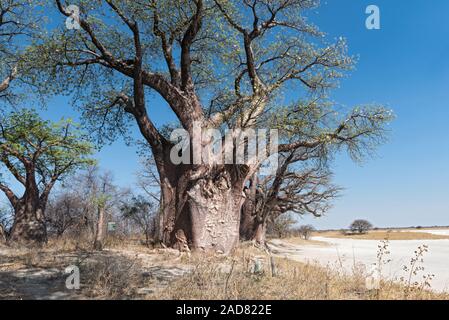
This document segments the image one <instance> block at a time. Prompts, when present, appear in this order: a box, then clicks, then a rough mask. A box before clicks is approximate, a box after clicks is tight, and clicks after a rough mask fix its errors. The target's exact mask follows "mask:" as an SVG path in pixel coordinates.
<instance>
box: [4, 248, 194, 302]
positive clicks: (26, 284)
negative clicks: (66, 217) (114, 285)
mask: <svg viewBox="0 0 449 320" xmlns="http://www.w3.org/2000/svg"><path fill="white" fill-rule="evenodd" d="M141 251H142V250H141ZM173 255H176V253H175V252H170V253H168V254H167V253H155V252H148V253H146V252H136V251H132V250H113V249H111V250H104V251H103V252H101V253H94V252H70V253H55V252H45V251H43V252H33V251H17V250H13V249H10V248H5V247H0V300H1V299H15V300H16V299H26V300H30V299H32V300H64V299H88V298H89V297H88V296H86V295H85V294H84V292H85V290H83V287H84V289H86V288H85V287H86V286H87V284H86V282H90V279H89V280H86V279H85V277H87V276H88V277H95V274H91V273H95V272H96V269H95V268H94V267H92V270H89V268H90V267H84V268H80V269H81V270H85V269H87V270H88V271H89V275H86V273H83V271H82V272H81V274H80V280H81V290H69V289H67V288H66V286H65V281H66V278H67V276H68V275H67V274H65V272H64V270H65V268H66V267H67V266H69V265H84V266H89V263H92V264H98V263H102V264H103V265H104V266H103V265H102V266H101V268H100V269H99V271H98V272H109V273H111V272H117V273H120V274H121V276H123V277H126V276H127V275H128V274H127V273H126V270H125V271H123V270H119V269H116V270H113V268H115V267H114V266H112V267H111V265H112V264H115V263H118V262H122V264H121V265H123V266H125V267H126V268H127V266H130V267H132V268H133V270H132V273H133V274H137V276H138V279H139V281H138V282H137V283H132V284H131V285H132V286H135V287H134V289H135V291H136V292H137V295H138V296H137V297H136V298H139V296H141V297H144V296H145V295H147V294H154V293H155V292H157V291H158V290H162V289H163V288H165V287H166V286H167V285H168V284H169V283H170V281H173V279H176V278H177V277H180V276H182V275H184V274H185V273H187V272H190V270H191V267H190V266H188V265H185V264H183V263H180V262H179V261H178V260H179V259H177V258H176V257H174V256H173ZM117 265H118V266H119V264H117ZM117 268H119V267H117ZM90 271H92V272H90ZM128 272H130V273H131V271H128ZM112 276H114V275H112ZM83 277H84V279H83ZM140 280H141V281H140Z"/></svg>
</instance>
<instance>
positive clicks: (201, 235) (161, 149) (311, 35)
mask: <svg viewBox="0 0 449 320" xmlns="http://www.w3.org/2000/svg"><path fill="white" fill-rule="evenodd" d="M68 4H71V5H77V6H78V7H79V9H80V10H79V13H80V14H79V15H77V16H74V15H73V12H72V11H71V10H70V9H69V8H68ZM96 4H97V5H96V6H92V5H91V4H90V2H86V1H70V3H68V2H66V1H62V0H55V6H56V8H57V10H58V11H59V12H60V14H61V15H62V18H63V19H61V22H62V23H61V28H59V30H56V32H55V33H54V34H53V35H51V38H50V39H49V40H48V41H47V42H46V43H43V44H42V45H40V46H37V47H35V48H33V49H32V50H30V52H29V54H30V56H36V57H39V58H38V59H37V61H34V62H33V66H34V67H35V68H36V71H38V72H36V74H35V75H34V78H33V80H34V81H37V82H39V84H42V85H44V84H53V86H55V84H57V85H58V89H60V90H62V91H65V90H70V89H74V88H76V89H79V91H78V92H79V95H77V98H78V99H77V103H78V106H79V107H81V108H82V110H83V113H84V116H85V118H86V119H87V120H88V121H89V123H90V124H91V125H92V126H93V129H95V130H96V131H97V132H98V133H99V134H100V137H101V139H103V140H104V139H105V138H114V133H123V132H124V131H125V129H126V128H127V127H129V125H128V124H129V121H134V122H135V123H136V124H137V126H138V128H139V130H140V132H141V134H142V135H143V137H144V138H145V139H146V141H147V142H148V144H149V145H150V148H151V151H152V154H153V157H154V160H155V163H156V166H157V170H158V174H159V181H160V182H161V194H162V204H161V208H162V210H163V214H162V216H163V220H164V223H163V225H164V232H163V233H164V234H165V237H164V240H165V242H167V244H170V243H173V242H174V241H175V240H176V236H175V235H176V232H177V231H179V230H182V231H183V232H184V233H185V234H186V236H187V238H188V240H189V242H190V246H191V247H192V248H193V249H203V250H208V249H213V250H219V251H222V252H229V251H230V250H231V249H232V248H233V247H234V245H235V244H236V243H237V241H238V238H239V222H240V209H241V206H242V203H243V202H244V193H243V188H244V185H245V181H246V180H247V178H248V177H250V176H252V175H253V174H254V173H255V172H256V171H257V170H258V166H259V165H260V163H252V164H249V163H246V164H238V163H235V162H232V163H227V164H223V163H204V162H200V163H194V162H193V161H190V162H189V163H182V164H175V163H174V162H173V161H172V159H171V157H170V155H171V152H172V148H173V146H174V142H173V141H170V139H167V137H166V135H164V134H163V132H162V131H161V130H160V129H158V128H157V127H156V125H155V124H154V118H153V117H152V116H151V115H150V113H151V112H150V110H151V109H154V108H155V107H156V106H155V105H151V104H152V100H151V99H149V93H150V92H151V93H155V94H157V95H158V96H159V97H161V98H162V99H163V100H164V101H165V103H166V105H167V106H168V110H170V111H172V114H173V115H174V116H175V118H176V121H177V122H178V123H179V125H180V127H182V128H183V129H184V130H186V132H187V133H188V134H189V136H190V137H191V138H192V140H193V139H194V138H193V137H194V136H195V129H196V128H200V129H209V128H216V129H220V130H222V131H224V130H225V129H229V128H231V129H240V130H244V129H253V128H257V127H264V126H266V123H264V121H265V119H266V117H265V116H267V115H268V114H270V113H278V112H279V111H280V110H283V111H286V110H290V111H291V113H293V114H294V109H295V103H291V104H290V103H289V104H288V105H287V106H286V105H285V104H284V103H282V99H280V98H281V97H282V93H283V92H284V91H285V90H289V91H292V92H297V93H298V94H304V95H307V96H308V95H314V94H316V93H317V92H319V93H320V94H321V93H323V92H326V91H327V90H328V89H330V88H332V87H334V86H335V85H336V84H337V82H338V81H337V80H338V79H339V78H340V77H341V76H342V75H343V74H344V73H345V72H346V71H348V70H349V69H350V68H351V66H352V65H353V59H352V58H351V57H349V56H348V55H347V53H346V44H345V42H344V41H343V40H338V41H337V42H336V43H333V44H327V43H325V42H324V41H323V33H322V32H320V31H319V30H318V29H317V28H316V27H314V26H313V25H311V24H308V23H307V21H306V19H305V18H304V15H303V14H304V12H306V10H308V9H313V8H315V7H316V5H317V1H313V0H283V1H266V0H253V1H224V0H214V1H204V0H193V1H186V0H175V1H113V0H104V1H97V2H96ZM67 18H68V19H74V21H76V24H77V26H79V28H78V29H77V28H75V29H74V30H68V29H67V28H66V25H65V19H67ZM43 70H48V71H49V72H47V74H45V73H44V72H42V71H43ZM48 75H50V76H51V78H50V79H49V78H48ZM46 80H50V81H46ZM83 96H84V99H83V98H82V97H83ZM293 98H294V99H296V98H298V97H293ZM294 99H293V100H294ZM373 108H374V109H376V110H377V113H376V114H375V116H374V115H373V114H374V113H370V112H368V113H367V114H366V115H363V116H360V117H357V116H353V114H352V116H350V117H349V118H344V117H342V118H336V119H335V121H334V123H332V126H329V127H326V128H324V129H323V128H320V129H321V130H315V131H314V132H313V134H312V135H309V136H299V135H296V136H297V137H298V139H297V140H295V141H291V142H289V143H282V144H281V145H279V152H281V153H284V152H289V151H291V150H294V149H297V148H299V147H308V148H312V147H317V146H320V145H329V144H335V145H344V144H347V142H348V141H350V140H351V141H352V142H355V140H361V139H364V138H367V137H369V135H370V134H371V133H374V132H375V131H376V130H377V129H378V128H379V127H382V125H383V124H384V123H385V122H387V121H388V120H389V119H390V114H389V113H388V112H387V111H386V110H384V109H383V108H382V107H373ZM284 114H286V115H287V114H288V112H284ZM366 117H372V119H371V120H372V121H373V122H375V123H376V125H375V126H374V127H373V128H370V130H369V131H368V132H367V133H366V132H361V131H360V130H359V129H358V124H359V121H363V119H366ZM290 129H292V130H295V129H294V126H292V127H290ZM232 138H236V137H235V136H232ZM210 143H211V142H210V141H201V146H202V147H207V146H210ZM191 149H193V150H191V151H192V152H191V155H190V157H191V158H192V157H194V156H197V153H198V152H201V151H198V150H196V149H195V148H193V147H192V148H191Z"/></svg>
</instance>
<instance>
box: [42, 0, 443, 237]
mask: <svg viewBox="0 0 449 320" xmlns="http://www.w3.org/2000/svg"><path fill="white" fill-rule="evenodd" d="M370 4H375V5H377V6H379V8H380V10H381V30H367V29H366V28H365V19H366V17H367V15H366V14H365V9H366V7H367V6H368V5H370ZM448 14H449V1H447V0H432V1H426V0H394V1H392V0H372V1H366V0H327V1H324V0H323V1H322V6H321V7H320V8H319V9H317V10H316V12H314V13H312V14H310V19H311V20H312V21H313V22H315V23H316V24H317V25H318V26H319V27H320V28H321V30H323V31H325V32H327V33H328V34H329V36H330V38H331V39H332V38H334V37H339V36H343V37H345V38H347V40H348V45H349V49H350V53H351V54H354V55H358V56H359V62H358V64H357V67H356V69H355V70H354V71H353V72H352V73H351V74H350V76H349V77H348V78H347V79H344V80H343V81H342V84H341V88H340V89H338V90H336V91H335V92H334V94H333V95H332V98H333V99H334V100H335V101H337V102H338V103H340V104H343V105H346V106H348V107H350V106H353V105H356V104H365V103H372V102H377V103H383V104H385V105H386V106H388V107H389V108H391V109H393V110H394V112H395V114H396V115H397V119H396V120H395V122H394V123H393V124H392V125H391V131H392V132H391V139H390V142H389V143H388V144H386V145H385V146H383V147H381V148H379V149H378V151H377V154H378V155H377V156H376V157H375V158H372V159H367V160H366V162H365V163H364V164H363V165H362V166H360V165H357V164H354V163H353V162H352V161H351V160H350V159H348V158H347V157H346V156H344V155H341V156H339V157H337V159H336V161H335V165H334V168H335V181H336V183H337V184H339V185H340V186H342V187H344V188H345V191H344V192H343V195H342V197H341V198H340V199H339V200H337V201H336V203H335V206H334V208H333V209H332V210H331V211H330V212H329V213H328V214H327V216H326V217H322V218H319V219H314V218H311V217H304V218H303V219H302V221H301V223H312V224H313V225H315V226H316V227H318V228H342V227H346V226H348V225H349V224H350V222H352V220H354V219H356V218H366V219H368V220H370V221H371V222H372V223H373V224H374V225H376V226H411V225H449V187H448V182H449V168H448V166H449V139H448V137H449V125H448V122H449V16H448ZM65 105H66V100H65V99H63V98H56V99H54V101H52V103H50V105H49V108H48V111H46V112H45V114H46V115H47V116H48V117H50V118H54V119H56V118H59V117H60V116H61V115H73V114H74V113H73V111H71V110H70V109H69V107H68V106H65ZM152 105H153V106H154V108H153V110H154V109H156V110H161V111H159V112H158V113H157V114H154V115H153V116H154V117H155V122H156V123H157V124H159V125H160V124H163V123H164V122H165V120H167V119H171V115H170V113H169V111H168V109H166V107H165V106H164V104H163V102H162V101H160V100H155V101H154V102H153V103H152ZM97 158H98V159H99V160H100V165H101V167H102V168H104V169H107V170H110V171H112V172H113V173H114V176H115V178H116V182H117V183H119V184H120V185H122V186H131V187H132V185H133V184H134V181H135V172H136V171H137V170H138V166H139V165H138V157H137V155H136V152H135V149H134V148H132V147H127V146H125V145H124V143H123V142H122V141H117V142H115V143H114V144H112V145H111V146H107V147H104V148H103V150H102V151H101V152H100V153H99V154H98V156H97Z"/></svg>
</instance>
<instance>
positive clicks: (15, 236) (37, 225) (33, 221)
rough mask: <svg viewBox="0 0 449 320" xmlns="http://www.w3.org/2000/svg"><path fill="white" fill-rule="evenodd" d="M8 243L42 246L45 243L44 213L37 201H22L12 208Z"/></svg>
mask: <svg viewBox="0 0 449 320" xmlns="http://www.w3.org/2000/svg"><path fill="white" fill-rule="evenodd" d="M9 241H10V242H14V243H20V244H35V245H42V244H44V243H46V242H47V227H46V224H45V219H44V211H43V209H42V207H41V206H39V204H38V201H31V200H27V201H26V200H22V201H19V203H18V204H17V205H16V206H15V208H14V223H13V226H12V229H11V233H10V236H9Z"/></svg>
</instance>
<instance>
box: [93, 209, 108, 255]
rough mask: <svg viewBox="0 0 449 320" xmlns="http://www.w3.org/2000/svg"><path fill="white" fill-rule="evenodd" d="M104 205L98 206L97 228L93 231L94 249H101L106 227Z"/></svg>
mask: <svg viewBox="0 0 449 320" xmlns="http://www.w3.org/2000/svg"><path fill="white" fill-rule="evenodd" d="M105 211H106V210H105V208H104V206H98V220H97V228H96V231H95V241H94V250H99V251H101V250H103V242H104V236H105V227H106V214H105Z"/></svg>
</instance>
